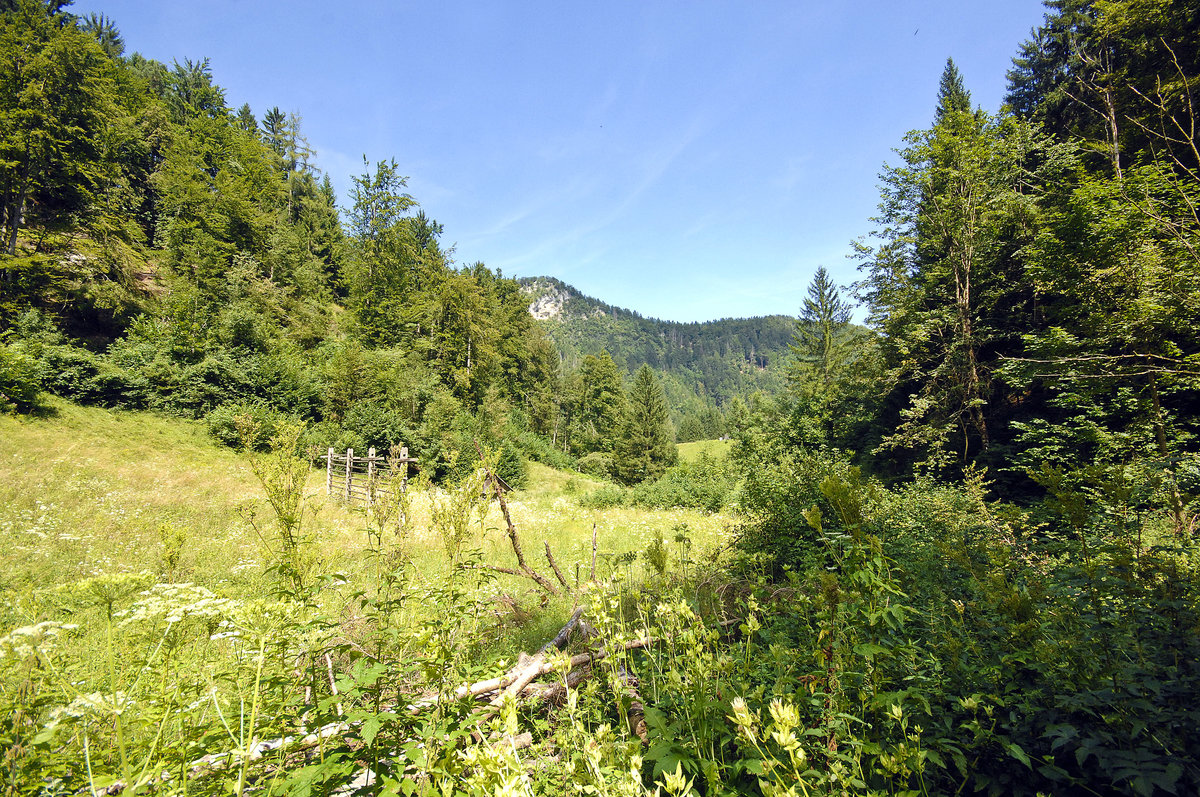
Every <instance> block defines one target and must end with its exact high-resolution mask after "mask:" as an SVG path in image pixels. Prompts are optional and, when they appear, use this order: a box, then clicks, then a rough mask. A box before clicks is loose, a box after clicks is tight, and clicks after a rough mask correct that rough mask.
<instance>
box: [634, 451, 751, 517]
mask: <svg viewBox="0 0 1200 797" xmlns="http://www.w3.org/2000/svg"><path fill="white" fill-rule="evenodd" d="M732 488H733V483H732V479H731V478H730V477H729V476H728V475H727V474H726V472H725V470H724V468H723V467H722V466H719V465H716V464H714V463H713V462H712V461H711V460H709V459H708V457H706V456H705V457H701V458H700V460H699V461H698V462H696V463H694V464H683V465H675V466H673V467H670V468H668V469H667V470H666V471H665V472H664V473H663V475H662V476H660V477H659V478H658V479H656V480H655V481H653V482H643V483H641V484H639V485H637V486H636V487H634V488H633V490H632V491H631V494H630V499H629V500H630V503H632V504H633V505H634V506H640V507H645V508H647V509H673V508H676V507H679V508H686V509H702V510H704V511H706V512H718V511H720V510H721V508H722V507H723V506H725V503H726V500H727V499H728V497H729V494H730V492H731V490H732Z"/></svg>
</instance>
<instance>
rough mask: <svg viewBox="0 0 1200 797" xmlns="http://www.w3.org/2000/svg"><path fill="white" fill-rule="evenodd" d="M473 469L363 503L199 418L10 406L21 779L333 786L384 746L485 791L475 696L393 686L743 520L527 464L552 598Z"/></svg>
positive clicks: (1, 500) (445, 677)
mask: <svg viewBox="0 0 1200 797" xmlns="http://www.w3.org/2000/svg"><path fill="white" fill-rule="evenodd" d="M279 450H280V451H283V450H294V447H289V446H280V447H279ZM477 478H478V474H477V473H476V474H470V475H468V476H467V477H466V478H465V479H464V480H463V481H462V482H461V483H459V484H454V485H447V487H446V489H437V488H431V487H429V485H427V484H422V483H420V482H419V481H418V482H414V483H413V485H412V489H411V490H410V500H409V502H408V503H407V505H406V506H403V507H393V508H392V509H391V510H388V509H387V508H386V507H385V508H384V509H381V510H380V511H379V512H377V513H375V514H374V515H365V514H364V513H362V512H361V511H349V510H347V509H346V508H345V507H342V506H340V505H339V504H337V503H336V502H332V501H330V500H328V499H327V497H326V496H325V494H324V492H325V491H324V487H325V484H324V482H325V477H324V473H323V472H317V471H312V470H310V469H309V468H308V466H306V465H305V464H304V463H298V462H296V461H295V460H293V459H291V458H290V457H287V456H281V455H277V454H258V455H238V454H235V453H234V452H232V451H230V450H229V449H227V448H224V447H221V446H218V445H215V444H214V443H213V442H212V441H210V440H209V439H208V438H207V436H206V434H205V431H204V429H203V427H201V426H200V425H199V424H196V423H193V422H188V421H181V420H178V419H173V418H167V417H161V416H156V415H154V414H151V413H143V412H117V411H108V410H101V409H92V408H82V407H79V406H76V405H72V404H68V403H65V402H59V401H54V402H53V403H52V404H51V405H50V408H49V412H48V413H46V414H45V415H43V416H42V417H38V418H24V419H15V418H9V417H0V484H2V485H3V487H2V488H0V490H3V493H2V494H0V589H2V598H3V603H2V605H0V620H2V621H3V622H2V627H3V630H4V631H5V632H6V633H4V635H3V636H2V637H0V714H3V715H4V716H6V717H9V718H10V719H9V720H8V721H6V722H5V723H4V724H3V725H2V726H0V738H2V739H3V745H4V747H5V748H6V749H7V750H8V751H9V753H8V755H7V756H6V757H5V759H4V765H3V766H4V771H3V775H4V780H5V783H6V784H7V789H8V792H9V793H55V792H60V791H62V792H75V791H79V790H82V789H92V790H94V789H101V788H110V789H112V790H114V791H115V790H117V789H118V788H119V789H121V790H124V791H125V792H126V793H134V791H145V790H153V791H154V792H155V793H174V792H175V791H180V792H183V791H184V790H185V783H186V784H188V785H187V786H186V791H189V792H191V793H214V792H218V791H221V792H225V791H230V790H233V791H235V792H240V791H244V790H246V789H249V788H254V789H256V790H261V789H263V788H267V789H273V790H275V791H280V792H289V793H290V792H297V791H299V792H304V791H306V790H308V789H310V788H311V789H313V790H315V792H317V793H319V792H321V791H322V790H325V789H329V788H333V787H335V786H337V785H339V784H343V783H345V782H346V781H347V780H350V779H353V778H354V777H357V776H359V774H360V773H361V771H362V769H363V766H362V762H363V761H364V760H368V759H369V760H370V761H371V768H372V771H373V772H375V773H377V774H378V775H379V777H380V778H384V777H390V778H392V780H391V782H392V783H393V785H395V784H404V785H403V787H402V788H401V787H400V786H396V788H401V790H405V789H419V790H428V789H434V788H436V789H439V790H441V789H444V788H448V787H449V785H450V784H460V781H461V784H460V785H462V786H463V788H464V789H465V790H466V793H470V792H471V791H472V788H473V787H470V786H469V778H467V780H463V779H464V777H466V776H467V775H468V774H470V773H475V774H474V775H472V777H476V776H477V777H480V778H485V780H481V781H479V785H478V788H476V789H475V791H478V790H479V789H485V787H484V785H482V784H485V782H486V783H493V781H491V780H486V777H485V776H487V773H488V772H489V771H492V770H489V766H491V765H490V764H487V762H486V761H477V762H475V763H472V761H471V760H470V757H469V756H468V755H467V751H468V749H469V748H470V747H471V746H470V745H469V744H467V742H468V741H469V736H468V735H467V734H468V731H469V730H470V728H469V727H468V722H469V723H472V725H471V727H474V726H476V725H478V724H479V720H478V718H472V715H471V712H470V706H468V705H463V704H462V703H461V701H460V702H455V701H446V702H444V703H443V702H438V703H436V704H435V705H434V708H433V709H432V710H431V711H429V712H423V713H420V714H418V715H413V716H411V717H409V716H407V715H404V714H403V712H400V711H398V706H400V705H401V704H404V703H407V702H409V701H411V700H414V699H416V697H417V696H419V695H422V694H426V695H427V694H430V693H434V694H438V693H444V692H445V690H447V689H452V688H454V687H456V686H458V685H459V684H461V683H463V682H466V681H470V680H472V678H473V677H475V676H477V675H479V674H480V673H483V672H490V671H491V670H494V669H496V668H497V667H501V666H503V664H502V662H500V661H498V659H501V658H507V659H512V657H513V656H514V655H515V654H516V652H517V651H519V650H522V649H525V650H532V649H536V648H537V647H539V646H540V645H541V644H543V643H544V642H545V641H546V640H547V639H548V638H549V637H551V636H553V635H554V633H555V632H556V631H557V630H558V628H559V627H561V626H562V624H563V622H565V620H566V619H567V617H568V615H570V613H571V611H572V609H573V608H574V605H575V604H576V603H577V602H578V601H579V600H592V598H589V597H587V596H595V597H596V599H599V596H603V595H607V594H625V595H633V594H635V593H636V592H638V590H639V589H640V585H642V584H643V583H644V582H645V581H646V579H647V578H656V579H658V580H659V582H661V583H662V584H664V585H665V584H666V583H667V582H666V580H665V574H666V572H667V570H668V562H671V563H672V564H671V566H670V569H671V570H673V571H675V572H678V573H688V572H691V573H697V572H699V565H698V564H697V563H698V561H699V559H700V557H701V556H702V553H701V552H702V551H703V550H705V549H712V548H715V547H718V546H720V545H722V544H724V542H725V541H726V540H727V537H728V534H729V530H728V527H729V519H728V518H724V517H722V516H719V515H711V514H703V513H698V512H689V511H682V510H677V511H671V512H657V513H647V512H643V511H634V510H629V509H619V508H618V509H608V510H596V509H587V508H583V507H581V506H580V505H579V502H578V500H577V499H578V496H580V495H582V494H584V493H586V492H588V491H589V490H591V489H594V487H595V485H594V484H593V483H590V482H589V481H588V480H586V479H585V478H582V477H579V476H572V475H568V474H563V473H560V472H557V471H553V470H551V469H549V468H545V467H544V466H540V465H537V464H532V465H531V479H530V486H529V489H527V490H525V491H520V492H517V493H514V494H513V495H511V496H509V500H508V505H509V509H510V512H511V517H512V518H513V520H514V522H515V523H516V524H517V527H518V528H519V529H520V533H521V535H522V539H523V540H524V542H525V546H526V554H527V555H528V556H529V557H530V559H531V560H532V561H533V563H534V566H535V567H537V568H539V569H540V570H543V571H546V572H549V570H548V567H547V565H546V564H545V559H544V558H543V557H544V554H543V552H542V546H543V543H545V544H548V546H549V547H550V549H551V551H552V552H553V553H554V555H555V558H556V562H557V563H558V565H559V567H560V569H561V571H562V572H563V573H564V578H565V580H567V581H568V582H569V583H568V586H566V587H565V588H563V587H560V589H559V591H560V592H561V593H563V594H562V595H559V596H551V595H548V594H547V593H546V591H545V590H540V589H538V588H536V587H535V586H534V585H533V583H532V582H531V581H530V580H528V579H525V578H520V577H514V576H511V575H507V574H502V573H498V572H495V571H491V570H488V569H486V567H487V566H492V565H494V566H499V567H506V568H513V567H515V565H516V562H515V558H514V556H513V552H512V549H511V545H510V543H509V540H508V537H507V534H506V533H505V522H504V521H503V519H502V518H501V516H500V514H499V512H498V510H497V507H496V506H495V505H494V503H489V502H487V501H485V500H483V495H484V493H483V491H482V490H481V483H479V482H478V481H477ZM264 489H265V490H266V494H267V495H268V496H269V497H270V498H271V499H272V501H275V509H274V510H272V508H271V507H270V506H269V505H268V502H266V501H264V500H263V498H262V497H263V495H264ZM276 499H278V500H276ZM289 501H290V502H291V503H289ZM387 511H391V512H392V514H390V515H389V516H388V517H380V516H378V515H381V514H382V513H384V512H387ZM593 529H595V538H596V539H597V540H598V545H597V550H596V555H595V557H593V543H592V540H593ZM668 539H669V540H670V542H669V544H668V543H665V542H664V540H668ZM656 546H657V547H656ZM648 547H649V548H653V550H654V551H655V552H656V553H655V556H654V557H653V562H654V564H653V565H651V564H648V563H647V562H648V561H649V560H648V559H647V557H646V555H645V550H646V549H647V548H648ZM668 549H669V550H668ZM593 561H594V562H595V564H594V565H593ZM593 567H594V568H595V571H594V572H593ZM575 699H577V698H575ZM602 702H603V701H602V700H601V699H600V698H596V700H595V705H594V706H593V707H592V708H591V709H589V712H590V714H589V716H591V715H592V714H594V715H595V716H594V717H592V718H593V719H598V718H599V717H601V716H603V715H604V713H605V712H606V711H607V710H608V709H607V708H604V709H603V710H602V709H601V705H600V704H601V703H602ZM573 705H575V704H573ZM580 721H581V722H582V721H583V720H582V719H581V720H580ZM589 721H590V720H589ZM335 722H337V723H346V724H347V725H348V728H349V729H350V730H349V731H348V732H344V733H343V735H342V737H343V738H342V739H341V740H340V741H338V742H335V741H333V740H329V741H328V742H327V743H326V744H325V746H324V748H325V749H324V750H323V751H322V752H320V753H319V754H318V755H317V762H316V763H314V761H313V758H312V756H311V755H310V754H306V753H288V752H286V751H284V752H279V753H277V754H276V755H274V756H269V755H268V756H259V755H254V754H252V753H251V750H252V747H253V744H254V740H259V741H261V740H264V739H269V738H274V737H280V738H282V737H284V736H287V735H289V734H291V735H296V734H298V733H300V734H301V735H303V734H302V733H301V732H302V730H304V729H308V730H311V729H313V728H318V727H320V726H322V725H324V724H328V723H335ZM505 722H511V717H510V716H508V715H507V714H506V719H505ZM601 724H603V723H601ZM580 727H582V726H580ZM544 730H548V729H544ZM579 733H580V734H582V733H583V731H582V730H580V731H579ZM589 733H590V731H589ZM578 738H579V739H580V740H582V739H583V738H584V737H583V736H582V735H580V736H579V737H578ZM581 743H582V742H581ZM629 749H630V750H632V749H633V748H632V747H630V748H629ZM310 752H311V751H310ZM214 755H216V756H224V758H219V759H218V763H216V764H213V760H214V759H211V758H206V756H208V757H211V756H214ZM471 755H476V754H475V753H471ZM364 756H366V757H367V758H366V759H364ZM384 758H387V759H388V761H389V762H390V763H383V759H384ZM505 760H507V759H505ZM502 763H503V762H502ZM497 766H499V764H497ZM505 766H507V764H505ZM605 766H609V764H608V763H606V764H605ZM559 771H560V773H561V767H560V770H559ZM495 772H499V770H496V771H495ZM495 772H493V774H495ZM504 772H505V773H508V774H512V772H516V770H513V771H512V772H509V770H507V769H505V770H504ZM385 773H390V774H385ZM508 774H505V775H504V777H507V776H508ZM626 775H628V773H626ZM488 777H490V776H488ZM522 777H527V776H526V775H522ZM373 788H374V787H373ZM487 788H490V786H488V787H487ZM485 790H486V789H485ZM439 793H441V792H439Z"/></svg>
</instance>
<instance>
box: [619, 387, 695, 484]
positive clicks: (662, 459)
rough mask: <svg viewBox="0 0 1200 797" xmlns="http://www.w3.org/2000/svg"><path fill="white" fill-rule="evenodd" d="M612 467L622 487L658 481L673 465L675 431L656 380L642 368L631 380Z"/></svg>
mask: <svg viewBox="0 0 1200 797" xmlns="http://www.w3.org/2000/svg"><path fill="white" fill-rule="evenodd" d="M614 454H615V458H614V463H613V464H614V468H615V472H616V476H617V478H619V479H620V480H621V481H622V482H624V483H625V484H636V483H638V482H643V481H646V480H647V479H655V478H657V477H658V476H659V475H660V474H661V473H662V472H663V471H664V470H665V469H666V468H667V467H668V466H670V465H672V464H674V463H675V460H676V459H677V458H678V455H679V454H678V451H677V450H676V448H675V430H674V429H673V428H672V426H671V418H670V415H669V414H668V412H667V401H666V397H665V396H664V395H663V391H662V385H661V384H660V383H659V381H658V377H657V376H655V374H654V372H653V371H652V370H650V366H648V365H643V366H642V367H641V368H640V369H639V370H638V372H637V374H636V375H635V376H634V378H633V384H632V385H631V386H630V388H629V398H628V403H627V405H626V409H625V419H624V422H623V424H622V426H621V432H620V438H619V439H618V441H617V445H616V449H615V452H614Z"/></svg>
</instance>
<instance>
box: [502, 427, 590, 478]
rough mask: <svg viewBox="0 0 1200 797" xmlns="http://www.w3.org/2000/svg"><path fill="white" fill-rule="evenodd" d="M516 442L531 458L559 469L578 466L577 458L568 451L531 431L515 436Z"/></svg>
mask: <svg viewBox="0 0 1200 797" xmlns="http://www.w3.org/2000/svg"><path fill="white" fill-rule="evenodd" d="M515 440H516V444H517V446H518V447H520V449H521V451H522V452H523V453H524V454H525V456H527V457H528V458H529V459H532V460H534V461H536V462H541V463H542V464H543V465H549V466H550V467H552V468H558V469H559V470H570V469H572V468H577V467H578V466H577V464H576V462H575V458H574V457H572V456H571V455H570V454H568V453H567V452H565V451H563V450H561V449H559V448H555V447H554V446H553V445H552V444H551V443H550V441H549V440H547V439H546V438H544V437H542V436H541V435H538V434H534V433H533V432H530V431H524V432H521V433H520V434H518V435H517V436H516V438H515Z"/></svg>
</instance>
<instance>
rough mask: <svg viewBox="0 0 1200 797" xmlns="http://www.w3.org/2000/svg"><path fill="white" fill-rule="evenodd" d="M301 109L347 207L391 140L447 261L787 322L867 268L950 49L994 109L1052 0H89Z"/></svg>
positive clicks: (703, 315) (696, 310) (235, 102)
mask: <svg viewBox="0 0 1200 797" xmlns="http://www.w3.org/2000/svg"><path fill="white" fill-rule="evenodd" d="M72 10H74V11H75V13H80V14H86V13H88V12H91V11H97V12H104V13H106V14H108V15H109V16H110V17H111V18H112V19H113V20H114V21H115V22H116V24H117V27H118V28H119V29H120V30H121V32H122V34H123V35H124V37H125V41H126V46H127V51H128V52H132V51H134V50H137V51H139V52H141V53H142V54H144V55H146V56H148V57H151V58H156V59H158V60H160V61H163V62H165V63H167V64H168V65H169V64H170V63H171V61H172V60H173V59H178V60H179V61H183V59H185V58H191V59H193V60H197V59H200V58H205V57H207V58H210V59H211V61H212V70H213V74H214V76H215V79H216V81H217V82H218V83H219V84H220V85H221V86H223V87H224V88H225V89H226V96H227V100H228V102H229V104H230V105H231V106H233V107H237V106H240V105H241V104H242V103H243V102H248V103H249V104H250V106H251V108H253V110H254V111H255V113H256V114H257V115H258V116H259V117H260V118H261V116H262V114H263V112H264V111H265V110H266V109H268V108H270V107H272V106H275V105H278V106H279V107H280V108H282V109H283V110H284V111H290V112H295V113H297V114H299V115H300V116H301V117H302V118H303V132H304V134H305V135H306V136H307V138H308V140H309V142H310V144H311V145H312V146H313V147H314V148H315V149H316V150H317V153H318V154H317V158H316V164H317V166H318V167H319V168H321V169H322V170H324V171H325V172H327V173H329V175H330V177H331V178H332V179H333V181H334V184H335V186H337V188H338V193H339V197H341V198H342V200H343V201H345V198H346V190H347V187H348V186H349V184H350V177H351V175H353V174H357V173H361V172H362V170H363V168H362V158H363V156H364V155H366V157H367V158H368V159H370V160H371V161H377V160H382V159H390V158H395V159H396V161H397V162H398V163H399V164H400V171H401V173H402V174H406V175H408V176H409V182H408V188H409V191H410V193H411V194H412V195H413V196H414V197H415V198H416V199H417V200H418V202H420V204H421V206H422V207H423V208H424V209H425V212H426V213H427V214H428V215H429V216H430V217H432V218H434V219H436V220H438V221H440V222H441V223H442V224H443V225H444V226H445V235H444V237H443V242H444V243H445V244H447V245H452V246H454V247H455V250H454V257H455V259H456V260H457V261H458V262H459V263H461V264H470V263H474V262H475V261H477V260H482V261H483V262H485V263H487V264H488V265H489V266H492V267H493V268H500V269H502V270H503V272H504V274H505V275H507V276H537V275H550V276H555V277H558V278H560V279H562V280H564V281H566V282H568V283H570V284H572V285H575V286H576V287H577V288H579V289H580V290H582V291H583V292H584V293H587V294H590V295H592V296H595V297H597V298H599V299H602V300H604V301H607V302H610V303H612V304H616V305H619V306H623V307H629V308H632V309H634V310H637V311H638V312H640V313H642V314H643V315H648V316H656V317H659V318H668V319H673V320H679V321H703V320H709V319H715V318H729V317H744V316H753V315H766V314H770V313H783V314H787V315H795V314H796V313H797V312H798V310H799V307H800V303H801V301H802V299H803V295H804V292H805V289H806V287H807V285H808V282H809V280H810V279H811V278H812V275H813V272H814V271H815V270H816V268H817V266H819V265H825V266H826V267H827V268H828V269H829V270H830V272H831V274H832V275H833V276H834V278H835V279H836V280H838V281H839V282H841V283H843V284H845V283H849V282H851V281H853V280H854V279H855V278H856V271H855V266H854V263H853V262H852V261H850V260H848V259H847V257H846V256H847V254H848V253H849V252H850V248H851V247H850V242H851V241H852V240H853V239H855V238H857V237H859V236H862V235H864V234H866V233H868V232H869V231H870V230H871V223H870V217H871V215H872V214H873V213H874V211H875V205H876V203H877V202H878V191H877V187H876V186H877V184H878V179H877V177H878V174H879V171H880V169H881V168H882V167H883V165H884V163H885V162H886V161H889V160H891V161H895V160H896V157H895V155H894V154H893V152H892V149H893V148H895V147H897V146H899V145H900V143H901V139H902V137H903V135H904V133H905V132H907V131H908V130H911V129H915V128H921V127H926V126H928V125H929V123H930V120H931V119H932V115H933V105H934V98H935V95H936V91H937V83H938V78H939V77H940V75H941V72H942V68H943V66H944V64H945V61H946V58H947V57H948V56H949V57H953V58H954V60H955V62H956V63H957V64H958V67H959V69H960V71H961V72H962V74H963V77H964V80H965V82H966V85H967V88H968V89H969V90H970V91H971V93H972V96H973V99H974V101H975V102H976V104H978V105H982V106H983V107H984V108H986V109H988V110H989V111H994V110H996V109H997V108H998V107H999V105H1000V102H1001V99H1002V97H1003V94H1004V88H1005V77H1004V74H1005V71H1006V70H1007V69H1008V67H1009V65H1010V61H1011V58H1012V56H1013V54H1014V53H1015V52H1016V48H1017V46H1018V44H1019V43H1020V42H1021V41H1023V40H1024V39H1025V38H1027V37H1028V35H1029V32H1030V29H1031V28H1032V27H1033V26H1035V25H1037V24H1039V23H1040V22H1041V20H1042V17H1043V14H1044V9H1043V8H1042V4H1041V2H1040V0H993V1H988V0H926V1H924V2H922V1H920V0H911V1H910V0H893V1H892V2H886V1H884V0H880V1H878V2H876V1H875V0H871V1H870V2H858V3H845V4H843V3H832V2H831V3H817V2H809V1H808V0H805V1H803V2H801V1H800V0H793V2H751V0H740V2H704V1H703V0H693V1H691V2H682V0H680V1H678V2H657V1H656V0H644V1H643V2H591V3H576V2H563V1H562V0H557V1H555V2H549V1H545V2H537V1H532V0H531V1H529V2H499V1H497V2H422V3H416V2H382V0H378V1H376V2H367V1H365V0H344V2H340V3H329V2H322V3H314V2H267V1H266V0H208V1H207V2H203V3H201V2H192V0H77V1H76V3H75V5H74V7H73V9H72Z"/></svg>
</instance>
